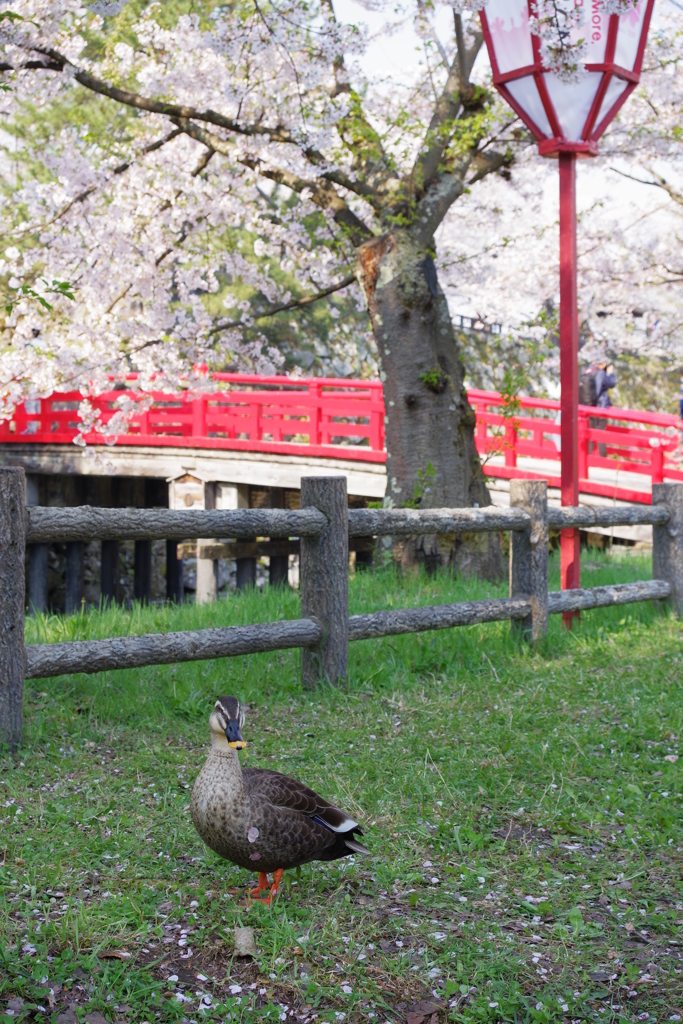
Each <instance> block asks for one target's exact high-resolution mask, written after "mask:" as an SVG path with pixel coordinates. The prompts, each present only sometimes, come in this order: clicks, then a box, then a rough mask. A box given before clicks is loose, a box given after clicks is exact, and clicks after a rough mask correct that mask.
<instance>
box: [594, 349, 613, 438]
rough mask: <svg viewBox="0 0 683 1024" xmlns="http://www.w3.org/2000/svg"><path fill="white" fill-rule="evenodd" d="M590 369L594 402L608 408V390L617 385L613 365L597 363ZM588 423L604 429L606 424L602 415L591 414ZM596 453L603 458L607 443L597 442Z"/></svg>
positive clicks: (609, 404)
mask: <svg viewBox="0 0 683 1024" xmlns="http://www.w3.org/2000/svg"><path fill="white" fill-rule="evenodd" d="M591 370H595V404H596V406H597V408H598V409H609V408H611V405H612V403H611V401H610V397H609V392H610V391H611V389H612V388H615V387H616V386H617V378H616V377H615V375H614V365H613V364H612V363H598V364H597V365H596V366H593V367H591ZM590 425H591V427H595V428H596V429H597V430H604V429H605V427H606V426H607V420H606V419H604V418H603V417H602V416H591V418H590ZM598 453H599V454H600V455H602V456H603V458H604V457H605V456H606V455H607V445H606V444H604V443H603V442H602V441H601V442H600V443H599V444H598Z"/></svg>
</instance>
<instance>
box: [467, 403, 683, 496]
mask: <svg viewBox="0 0 683 1024" xmlns="http://www.w3.org/2000/svg"><path fill="white" fill-rule="evenodd" d="M468 398H469V401H470V404H471V406H472V407H473V409H474V410H475V413H476V417H477V423H476V428H475V436H476V444H477V451H478V452H479V454H480V455H481V456H482V461H483V468H484V472H485V473H486V474H487V475H489V476H494V477H502V478H507V479H512V478H514V477H524V478H525V479H529V478H538V479H543V480H547V481H548V484H549V486H550V487H558V488H559V486H560V476H559V468H560V422H559V411H560V403H559V402H555V401H552V400H551V399H544V398H520V399H517V400H516V401H515V403H514V404H509V405H506V404H505V402H504V401H503V399H502V397H501V395H499V394H497V393H496V392H493V391H478V390H472V391H469V392H468ZM596 421H598V422H596ZM682 427H683V424H682V423H681V420H680V419H679V418H678V416H672V415H669V414H667V413H659V412H641V411H638V410H634V409H617V408H610V409H596V408H594V407H592V406H589V405H580V406H579V487H580V490H581V491H582V493H584V494H595V495H597V496H600V497H604V498H612V499H615V498H616V499H619V500H620V501H630V502H643V503H647V504H650V502H651V487H652V484H657V483H663V482H664V480H670V481H683V457H682V455H683V453H682V450H681V430H682ZM520 460H526V463H524V462H522V463H521V464H520ZM531 460H533V461H531ZM539 461H542V462H545V463H546V465H538V463H539ZM548 463H551V464H552V463H554V464H555V465H554V466H553V465H548ZM591 471H592V472H591ZM638 478H648V479H647V480H646V479H642V486H640V480H639V479H638Z"/></svg>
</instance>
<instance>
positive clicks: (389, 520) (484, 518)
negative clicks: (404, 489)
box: [349, 506, 530, 537]
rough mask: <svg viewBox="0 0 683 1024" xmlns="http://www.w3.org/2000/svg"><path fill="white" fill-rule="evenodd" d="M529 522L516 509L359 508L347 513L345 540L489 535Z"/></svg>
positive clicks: (513, 528) (520, 511)
mask: <svg viewBox="0 0 683 1024" xmlns="http://www.w3.org/2000/svg"><path fill="white" fill-rule="evenodd" d="M529 522H530V520H529V516H528V515H527V513H526V512H524V511H522V509H519V508H509V509H506V508H495V507H493V506H489V508H434V509H424V510H423V509H410V508H400V509H393V508H392V509H372V508H359V509H352V510H351V511H349V537H366V536H373V537H382V536H394V537H405V536H414V535H415V534H428V533H446V534H448V533H493V532H495V531H497V530H523V529H524V528H525V527H526V526H528V525H529Z"/></svg>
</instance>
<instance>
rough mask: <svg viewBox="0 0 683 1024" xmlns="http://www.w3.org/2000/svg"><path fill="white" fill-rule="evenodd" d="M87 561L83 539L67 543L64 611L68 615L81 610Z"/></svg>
mask: <svg viewBox="0 0 683 1024" xmlns="http://www.w3.org/2000/svg"><path fill="white" fill-rule="evenodd" d="M84 561H85V544H84V543H83V541H81V540H73V541H70V542H69V543H68V544H67V545H66V586H65V593H64V611H65V612H66V614H67V615H73V613H74V612H79V611H80V610H81V605H82V603H83V563H84Z"/></svg>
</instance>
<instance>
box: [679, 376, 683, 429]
mask: <svg viewBox="0 0 683 1024" xmlns="http://www.w3.org/2000/svg"><path fill="white" fill-rule="evenodd" d="M678 406H679V412H680V414H681V419H682V420H683V373H681V389H680V391H679V392H678Z"/></svg>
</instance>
